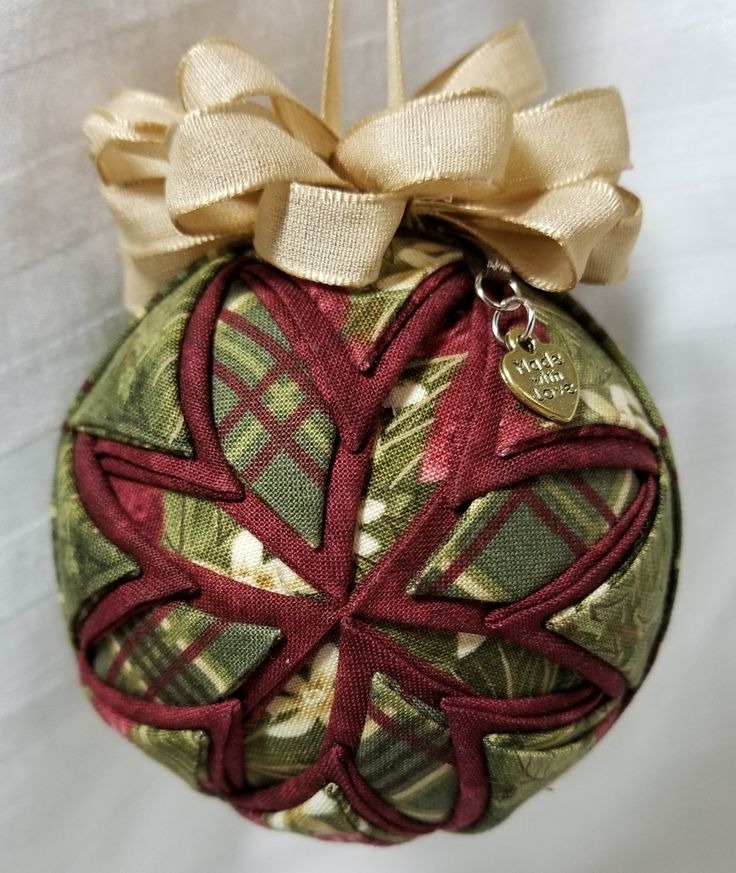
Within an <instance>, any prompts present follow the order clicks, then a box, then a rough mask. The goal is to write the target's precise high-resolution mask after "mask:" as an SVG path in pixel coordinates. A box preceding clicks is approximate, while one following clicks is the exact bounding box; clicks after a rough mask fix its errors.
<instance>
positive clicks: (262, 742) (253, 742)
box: [54, 235, 679, 844]
mask: <svg viewBox="0 0 736 873" xmlns="http://www.w3.org/2000/svg"><path fill="white" fill-rule="evenodd" d="M534 301H535V305H537V306H538V310H539V314H540V321H541V325H540V328H539V329H540V330H541V331H543V332H544V333H545V334H546V336H548V337H549V338H551V339H552V340H554V341H555V342H560V343H564V345H566V346H567V348H568V349H569V351H570V353H571V355H572V357H573V358H574V359H575V361H576V364H577V366H578V371H579V377H580V393H581V402H580V404H579V408H578V411H577V413H576V416H575V418H574V419H573V420H572V421H571V422H570V423H569V424H565V425H563V424H557V423H553V422H551V421H548V420H545V419H542V418H540V417H539V416H537V415H535V414H534V413H533V412H531V411H530V410H528V409H527V408H526V407H524V406H522V405H521V404H520V403H519V402H518V401H517V400H516V398H515V397H514V396H513V395H512V394H511V393H510V392H509V391H508V389H507V388H506V387H505V385H504V384H503V382H502V380H501V377H500V375H499V371H498V365H499V360H500V357H501V356H502V355H503V353H504V349H502V348H501V347H500V346H499V345H498V344H497V343H496V342H495V340H494V339H493V337H492V334H491V331H490V323H489V312H488V310H487V308H486V307H485V306H484V305H483V304H482V303H481V302H480V301H479V300H477V299H476V298H475V297H474V294H473V290H472V281H471V278H470V274H469V272H468V270H467V268H466V267H465V265H464V263H463V261H462V259H461V257H460V253H459V252H458V250H457V249H455V248H453V246H452V245H451V243H450V242H449V241H448V242H447V243H446V244H445V243H441V242H437V241H431V242H430V241H428V240H426V239H421V238H416V237H414V236H408V235H401V236H398V237H397V238H396V239H395V240H394V242H393V243H392V245H391V247H390V249H389V251H388V252H387V254H386V256H385V258H384V262H383V272H382V274H381V276H379V278H378V279H377V280H376V282H375V283H374V284H372V285H371V286H369V287H366V288H363V289H357V290H356V289H351V290H347V289H335V288H329V287H327V286H323V285H319V284H317V283H312V282H307V281H304V280H299V281H297V280H294V279H293V278H292V277H289V276H287V275H286V274H284V273H282V272H280V271H278V270H276V269H275V268H273V267H271V266H268V265H266V264H263V263H262V262H260V261H259V260H258V259H257V258H255V257H254V256H253V254H252V252H251V251H250V250H249V249H248V248H247V246H238V247H234V248H231V249H228V250H226V251H224V252H223V253H222V254H221V255H219V256H218V257H217V258H214V259H206V260H204V261H202V262H200V263H198V264H197V265H195V266H194V267H193V268H192V269H191V270H190V271H189V272H188V273H187V274H186V275H184V276H181V277H180V278H179V279H177V281H175V282H174V283H172V284H171V285H170V286H169V287H167V288H166V289H164V290H163V291H162V292H161V293H160V295H159V296H158V297H157V298H156V300H154V301H153V302H152V304H151V306H150V307H149V310H148V311H147V313H146V314H144V315H143V316H142V317H141V318H140V319H138V320H136V321H135V322H133V323H132V325H131V326H130V327H129V329H128V330H126V331H125V332H124V334H123V336H122V337H121V339H120V341H119V343H118V344H117V346H116V347H115V348H114V349H113V350H112V351H111V352H110V353H109V354H108V355H107V356H106V358H105V359H104V360H103V362H102V363H101V364H100V366H99V367H98V369H97V371H96V373H95V374H94V375H93V377H92V378H91V379H90V380H89V381H88V382H87V383H86V384H85V385H84V386H83V388H82V391H81V393H80V395H79V397H78V399H77V400H76V401H75V403H74V405H73V407H72V410H71V411H70V414H69V418H68V421H67V425H66V428H65V431H64V434H63V437H62V440H61V444H60V450H59V459H58V472H57V482H56V487H55V496H54V506H55V510H54V511H55V526H54V531H55V548H56V557H57V566H58V576H59V586H60V591H61V595H62V605H63V608H64V612H65V616H66V619H67V622H68V627H69V631H70V634H71V637H72V640H73V642H74V645H75V647H76V649H77V652H78V656H79V665H80V671H81V677H82V682H83V684H84V685H85V686H86V688H87V689H88V692H89V694H90V696H91V698H92V701H93V703H94V705H95V707H96V708H97V709H98V711H99V712H100V714H101V715H102V716H103V718H105V720H106V721H108V722H109V723H110V724H112V725H113V726H114V727H115V728H116V729H117V730H119V731H120V733H122V734H123V735H124V736H126V737H127V738H128V739H130V740H131V741H132V742H133V743H135V744H136V745H138V746H140V747H141V748H143V749H144V750H145V751H146V752H147V753H148V754H149V755H151V756H152V757H154V758H156V759H157V760H159V761H161V762H162V763H163V764H165V765H166V766H168V767H170V768H171V769H172V770H174V771H175V772H177V773H178V774H179V775H181V776H182V777H183V778H184V779H186V780H187V781H188V782H189V783H190V784H193V785H194V786H195V787H198V788H200V789H201V790H203V791H206V792H208V793H213V794H217V795H219V796H221V797H222V798H224V799H226V800H227V801H229V802H230V803H231V804H232V805H233V806H234V807H235V808H236V809H237V810H239V811H240V812H241V813H242V814H243V815H244V816H246V817H248V818H250V819H253V820H255V821H257V822H260V823H261V824H265V825H268V826H270V827H273V828H276V829H289V830H293V831H296V832H298V833H305V834H311V835H314V836H319V837H323V838H327V839H335V840H345V841H367V842H373V843H377V844H391V843H395V842H401V841H404V840H407V839H411V838H413V837H415V836H418V835H421V834H423V833H427V832H428V831H431V830H433V829H434V828H437V827H441V828H446V829H449V830H455V831H466V830H473V831H475V830H482V829H485V828H488V827H492V826H494V825H495V824H497V823H498V822H500V821H502V820H503V819H504V818H506V816H508V815H509V814H510V813H511V812H512V811H513V810H514V809H515V808H516V807H517V806H518V805H519V804H520V803H522V802H523V801H524V800H525V799H526V798H527V797H529V796H531V795H532V794H533V793H534V792H535V791H537V790H539V789H540V788H542V787H543V786H544V785H546V784H548V782H549V781H550V780H552V779H554V778H555V777H556V776H558V775H559V774H560V773H562V772H563V771H564V770H566V769H567V768H568V767H569V766H570V765H571V764H572V763H574V762H575V761H576V760H578V759H579V758H580V757H581V756H582V755H583V754H584V753H585V752H586V751H587V750H588V749H589V748H591V747H592V746H593V745H594V744H595V743H596V742H597V740H598V739H599V738H600V737H601V736H602V735H603V734H604V733H605V731H606V730H607V729H608V728H609V727H610V725H611V724H612V723H613V722H614V721H615V719H616V718H617V717H618V715H619V714H620V713H621V712H622V711H623V709H624V708H625V706H626V704H627V703H628V701H629V699H630V698H631V695H632V694H633V693H634V692H635V690H636V689H637V688H638V686H639V685H640V684H641V682H642V680H643V678H644V676H645V675H646V672H647V669H648V667H649V666H650V664H651V661H652V658H653V657H654V654H655V652H656V649H657V645H658V642H659V640H660V639H661V635H662V633H663V631H664V628H665V626H666V623H667V618H668V615H669V609H670V604H671V599H672V595H673V591H674V584H675V578H676V556H677V551H678V538H679V531H678V503H677V486H676V476H675V471H674V466H673V462H672V456H671V451H670V448H669V444H668V442H667V437H666V432H665V430H664V428H663V426H662V422H661V421H660V419H659V416H658V413H657V411H656V409H655V408H654V406H653V405H652V403H651V400H650V399H649V397H648V395H647V394H646V392H645V390H644V388H643V387H642V385H641V384H640V382H639V380H638V378H637V377H636V375H635V374H634V373H633V371H632V369H631V367H630V365H629V364H628V363H627V362H626V361H625V360H624V359H623V358H622V357H621V355H620V354H619V353H618V351H617V350H616V349H615V347H614V346H613V344H612V343H611V342H610V340H608V339H607V337H606V336H605V335H604V334H603V333H602V331H601V330H600V329H599V328H598V327H597V326H596V325H594V324H593V323H592V321H591V320H590V318H589V317H587V316H586V315H585V314H584V313H583V312H582V311H581V310H580V309H579V308H578V307H577V306H576V305H575V304H573V303H572V302H571V301H569V300H563V301H561V302H556V301H555V302H553V301H552V300H551V298H549V297H542V296H539V297H537V296H535V297H534Z"/></svg>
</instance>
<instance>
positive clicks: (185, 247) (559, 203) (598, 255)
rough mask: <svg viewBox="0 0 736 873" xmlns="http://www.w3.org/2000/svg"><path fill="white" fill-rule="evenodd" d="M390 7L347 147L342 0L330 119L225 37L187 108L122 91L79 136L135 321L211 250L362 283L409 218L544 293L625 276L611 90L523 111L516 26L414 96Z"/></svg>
mask: <svg viewBox="0 0 736 873" xmlns="http://www.w3.org/2000/svg"><path fill="white" fill-rule="evenodd" d="M389 12H390V13H391V14H390V17H389V20H390V23H391V25H392V26H391V27H390V31H389V34H390V39H389V49H390V51H389V58H390V67H389V107H388V108H387V109H386V110H384V111H382V112H378V113H376V114H374V115H370V116H368V117H367V118H364V119H362V120H361V121H359V122H358V123H357V124H356V125H354V126H353V127H352V128H351V129H350V130H349V131H348V132H347V133H346V134H345V135H344V136H342V137H341V136H339V134H338V130H339V106H338V104H339V78H338V77H337V73H336V70H337V55H338V49H337V29H338V23H337V18H338V15H337V13H338V3H337V0H332V4H331V7H330V19H329V26H328V44H327V52H326V64H325V76H324V87H323V100H322V115H321V116H318V115H316V114H315V113H313V112H312V111H311V110H310V109H308V108H307V107H306V106H304V105H303V104H302V103H301V102H300V101H299V100H298V99H297V98H296V97H294V96H293V95H292V94H291V93H290V92H289V91H288V89H287V88H286V87H285V86H284V85H283V84H282V83H281V82H280V81H279V80H278V78H277V77H276V76H275V75H273V73H271V72H270V71H269V70H268V69H267V68H266V67H264V66H263V65H262V64H261V63H259V62H258V61H257V60H256V59H255V58H254V57H252V56H251V55H249V54H248V53H247V52H245V51H244V50H243V49H241V48H239V47H238V46H236V45H234V44H232V43H229V42H225V41H206V42H202V43H199V44H197V45H195V46H194V47H193V48H192V49H190V51H189V52H188V53H187V54H186V55H185V56H184V58H183V59H182V61H181V63H180V65H179V70H178V75H177V80H178V87H179V103H174V102H171V101H168V100H165V99H164V98H162V97H159V96H157V95H154V94H149V93H146V92H141V91H125V92H122V93H121V94H119V95H118V96H116V97H114V98H113V99H112V100H111V101H110V102H109V103H108V104H107V106H105V107H103V108H100V109H97V110H95V111H94V112H93V113H92V115H91V116H90V117H89V118H88V119H87V121H86V123H85V132H86V134H87V137H88V140H89V143H90V148H91V151H92V154H93V156H94V158H95V160H96V164H97V169H98V172H99V174H100V178H101V180H102V183H103V184H102V189H103V194H104V197H105V199H106V201H107V203H108V205H109V206H110V208H111V210H112V212H113V214H114V215H115V218H116V220H117V222H118V229H119V241H120V249H121V253H122V255H123V260H124V263H125V268H126V276H125V299H126V303H127V305H128V306H129V307H130V308H131V309H133V310H137V309H140V308H141V307H142V306H143V305H144V304H145V302H146V301H147V300H148V298H149V297H150V296H151V295H152V294H153V293H154V292H155V290H156V288H157V287H158V286H159V285H160V284H162V283H163V282H165V281H167V280H168V279H170V278H171V277H172V276H173V275H175V274H176V273H177V272H178V271H179V270H181V269H183V268H184V267H185V266H187V265H188V264H189V263H191V262H192V261H194V260H195V259H196V258H198V257H199V256H201V255H202V254H203V253H205V252H207V251H209V250H211V249H214V248H218V247H220V246H221V245H222V244H224V243H226V242H229V241H233V240H235V239H242V238H244V237H251V236H252V237H253V244H254V247H255V250H256V252H257V253H258V255H259V256H260V257H262V258H263V259H264V260H266V261H268V262H270V263H272V264H274V265H276V266H278V267H280V268H282V269H284V270H286V271H287V272H288V273H290V274H292V275H295V276H299V277H302V278H307V279H311V280H314V281H319V282H324V283H327V284H333V285H341V286H353V287H356V286H357V287H359V286H362V285H365V284H368V283H370V282H371V281H372V280H373V279H375V277H376V276H377V274H378V271H379V268H380V264H381V258H382V256H383V253H384V251H385V250H386V248H387V246H388V244H389V243H390V241H391V239H392V237H393V235H394V234H395V232H396V230H397V228H398V227H399V225H400V224H401V222H402V220H405V217H415V218H422V217H431V218H432V219H438V220H441V221H444V222H448V223H450V224H452V225H455V226H456V227H458V228H459V229H461V230H462V231H463V232H464V233H465V234H466V235H470V236H472V237H474V238H475V239H477V240H478V242H479V243H480V244H481V245H483V246H485V247H489V248H492V249H494V250H496V251H498V252H499V253H500V254H501V255H502V256H503V257H504V258H505V259H506V260H507V261H508V262H509V263H510V264H511V265H512V267H513V268H514V270H515V271H516V272H517V273H519V274H520V275H521V276H522V277H523V278H524V279H525V280H526V281H528V282H529V283H530V284H532V285H535V286H536V287H538V288H541V289H544V290H547V291H565V290H568V289H570V288H572V287H574V286H575V285H576V284H577V283H578V282H579V281H581V280H582V281H589V282H603V283H609V282H615V281H618V280H620V279H621V278H623V276H624V274H625V271H626V266H627V261H628V256H629V253H630V250H631V248H632V246H633V244H634V241H635V239H636V235H637V233H638V229H639V224H640V221H641V207H640V205H639V201H638V200H637V198H636V197H635V196H634V195H633V194H631V193H629V192H628V191H626V190H625V189H624V188H622V187H620V186H619V185H618V178H619V175H620V173H621V172H622V170H624V169H626V168H627V167H628V166H629V158H628V136H627V131H626V122H625V117H624V112H623V107H622V104H621V99H620V97H619V94H618V92H617V91H616V90H615V89H613V88H603V89H594V90H586V91H578V92H574V93H570V94H567V95H564V96H562V97H559V98H557V99H554V100H551V101H549V102H547V103H544V104H542V105H538V106H534V107H533V108H530V109H525V108H523V107H525V106H526V105H527V104H528V103H529V102H530V101H533V100H534V99H536V98H537V97H538V96H539V94H540V93H541V91H542V90H543V87H544V80H543V75H542V71H541V68H540V65H539V61H538V58H537V56H536V53H535V51H534V47H533V45H532V43H531V40H530V38H529V35H528V33H527V31H526V29H525V27H524V26H523V24H516V25H513V26H512V27H510V28H508V29H507V30H505V31H502V32H501V33H499V34H497V35H496V36H494V37H492V38H491V39H489V40H488V41H486V42H485V43H483V44H482V45H481V46H479V47H478V48H476V49H475V50H473V51H471V52H470V53H469V54H467V55H466V56H464V57H463V58H461V59H460V60H459V61H457V62H456V63H455V64H453V65H452V66H450V67H449V68H448V69H446V70H445V71H443V72H442V73H440V74H439V75H438V76H437V77H435V79H433V80H432V81H431V82H430V83H428V84H427V85H426V86H425V87H424V88H422V89H421V90H420V92H419V93H418V95H417V96H415V97H414V98H413V99H411V100H408V101H405V100H404V98H403V84H402V83H403V77H402V75H401V64H400V48H399V42H398V26H397V17H396V0H389Z"/></svg>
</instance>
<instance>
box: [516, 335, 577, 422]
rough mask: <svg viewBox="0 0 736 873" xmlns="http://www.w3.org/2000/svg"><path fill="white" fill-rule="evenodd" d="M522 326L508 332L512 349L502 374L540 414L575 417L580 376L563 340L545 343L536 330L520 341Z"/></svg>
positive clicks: (558, 418) (565, 419)
mask: <svg viewBox="0 0 736 873" xmlns="http://www.w3.org/2000/svg"><path fill="white" fill-rule="evenodd" d="M523 332H524V331H523V330H522V329H521V328H513V329H512V330H510V331H509V332H508V333H507V334H506V338H505V339H506V347H507V348H508V352H506V354H505V355H504V356H503V359H502V361H501V376H502V377H503V380H504V382H505V383H506V384H507V385H508V387H509V388H510V389H511V391H512V392H513V393H514V395H515V396H516V397H518V398H519V400H521V402H522V403H524V404H526V405H527V406H528V407H529V408H530V409H531V410H533V411H534V412H536V413H537V414H538V415H543V416H545V418H549V419H552V421H559V422H563V423H566V422H569V421H572V419H573V417H574V415H575V411H576V410H577V408H578V399H579V392H578V377H577V373H576V372H575V365H574V364H573V362H572V358H571V357H570V353H569V352H568V351H567V348H566V347H565V346H564V345H562V344H552V343H543V342H541V340H538V339H537V338H536V337H535V336H534V335H533V334H532V336H530V337H529V339H528V340H526V342H524V341H522V342H520V341H519V340H520V337H521V335H522V334H523Z"/></svg>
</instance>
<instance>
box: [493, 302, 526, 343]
mask: <svg viewBox="0 0 736 873" xmlns="http://www.w3.org/2000/svg"><path fill="white" fill-rule="evenodd" d="M519 306H522V307H523V308H524V309H525V310H526V327H525V328H524V330H523V331H522V332H521V333H520V334H519V338H518V342H519V343H525V342H528V340H530V339H531V338H532V334H533V333H534V326H535V325H536V323H537V313H536V311H535V309H534V307H533V306H532V305H531V303H529V301H528V300H525V299H521V300H520V301H519ZM518 308H519V307H518V306H517V307H514V309H518ZM509 311H512V310H508V309H497V310H496V311H495V312H494V313H493V318H492V319H491V327H492V328H493V336H495V337H496V340H497V341H498V342H499V343H500V344H501V345H502V346H506V347H507V348H508V345H507V343H506V334H507V333H508V331H507V332H506V333H501V316H502V315H503V314H504V312H509Z"/></svg>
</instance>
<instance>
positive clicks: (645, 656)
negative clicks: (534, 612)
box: [547, 471, 674, 688]
mask: <svg viewBox="0 0 736 873" xmlns="http://www.w3.org/2000/svg"><path fill="white" fill-rule="evenodd" d="M673 529H674V528H673V504H672V489H671V485H670V481H669V475H668V474H667V473H666V471H665V472H663V474H662V476H661V477H660V492H659V500H658V506H657V512H656V515H655V516H654V520H653V522H652V527H651V530H650V531H649V534H648V536H647V538H646V541H645V542H644V544H643V545H642V547H641V549H640V550H639V551H638V552H636V553H635V554H634V555H632V556H631V557H630V558H629V559H628V560H627V561H626V562H625V564H624V565H623V566H622V567H621V568H620V569H619V570H617V571H616V572H615V573H614V574H613V575H612V576H611V577H610V578H609V579H607V580H606V581H605V582H604V583H603V585H601V586H600V587H599V588H596V590H595V591H593V592H592V593H591V594H589V595H588V596H587V597H586V598H585V599H584V600H581V601H580V603H577V604H575V605H574V606H570V607H568V608H567V609H563V610H562V611H560V612H558V613H557V614H556V615H553V616H552V618H550V619H549V620H548V621H547V627H548V628H549V629H550V630H553V631H555V632H556V633H558V634H562V636H564V637H567V638H568V639H569V640H572V641H573V642H574V643H577V644H578V645H579V646H582V647H583V648H584V649H588V650H589V651H591V652H592V653H593V654H594V655H597V656H598V657H599V658H602V659H603V660H604V661H607V662H608V663H609V664H611V665H612V666H614V667H616V668H617V669H618V670H620V671H621V672H622V673H623V674H624V676H626V679H627V680H628V682H629V685H630V686H631V687H632V688H635V687H636V686H637V685H639V684H640V683H641V681H642V679H643V678H644V672H645V670H646V667H647V664H648V663H649V657H650V654H651V651H652V646H653V644H654V641H655V639H656V637H657V633H658V630H659V628H660V626H661V624H662V616H663V613H664V609H665V604H666V601H667V592H668V588H669V580H670V574H671V572H672V558H673V550H674V537H673ZM624 629H625V632H624Z"/></svg>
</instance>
